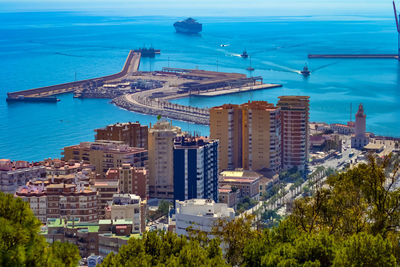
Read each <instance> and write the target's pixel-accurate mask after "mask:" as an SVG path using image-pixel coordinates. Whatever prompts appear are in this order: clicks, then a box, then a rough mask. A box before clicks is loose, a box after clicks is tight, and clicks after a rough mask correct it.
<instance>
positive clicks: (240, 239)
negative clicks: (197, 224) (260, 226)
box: [213, 215, 259, 266]
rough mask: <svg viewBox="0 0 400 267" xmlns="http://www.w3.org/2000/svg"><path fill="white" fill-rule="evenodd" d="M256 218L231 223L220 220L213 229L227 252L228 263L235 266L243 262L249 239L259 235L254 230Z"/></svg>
mask: <svg viewBox="0 0 400 267" xmlns="http://www.w3.org/2000/svg"><path fill="white" fill-rule="evenodd" d="M253 221H254V216H252V215H246V216H244V217H240V218H236V219H234V220H231V221H227V220H218V221H217V222H216V224H215V226H214V228H213V234H214V235H215V236H217V237H218V238H220V240H221V244H222V246H223V247H224V250H225V254H224V255H225V258H226V260H227V262H228V263H229V264H231V265H233V266H236V265H238V266H239V265H241V264H242V262H243V254H242V253H243V250H244V248H245V245H246V242H247V241H248V240H249V239H252V238H255V237H256V236H257V235H258V234H259V233H258V232H257V231H254V230H253V229H252V223H253Z"/></svg>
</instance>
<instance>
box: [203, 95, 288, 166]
mask: <svg viewBox="0 0 400 267" xmlns="http://www.w3.org/2000/svg"><path fill="white" fill-rule="evenodd" d="M280 131H281V127H280V109H279V108H278V107H275V106H274V105H273V104H270V103H268V102H265V101H253V102H248V103H245V104H242V105H240V106H239V105H223V106H220V107H214V108H212V109H211V110H210V137H211V138H212V139H219V141H220V144H219V170H220V171H222V170H233V169H236V168H244V169H247V170H261V169H268V170H271V171H272V172H274V173H276V172H279V170H280V166H281V155H280V153H281V147H280V143H281V141H280V140H281V136H280V135H281V132H280Z"/></svg>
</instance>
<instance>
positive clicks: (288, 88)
mask: <svg viewBox="0 0 400 267" xmlns="http://www.w3.org/2000/svg"><path fill="white" fill-rule="evenodd" d="M391 16H392V14H391V13H390V12H388V16H387V17H340V16H338V17H313V16H310V17H263V18H261V17H251V18H228V17H224V18H216V17H215V18H213V17H203V18H202V17H199V18H197V19H198V20H199V21H200V22H201V23H203V32H202V33H201V34H200V35H182V34H177V33H175V31H174V28H173V26H172V24H173V23H174V22H175V21H177V20H181V19H182V18H177V17H116V16H115V17H106V16H94V15H91V16H86V15H85V14H83V13H71V12H58V13H0V67H1V72H0V158H10V159H13V160H29V161H32V160H42V159H44V158H46V157H60V156H61V154H60V153H61V150H62V148H63V147H64V146H68V145H73V144H77V143H79V142H83V141H92V140H94V131H93V130H94V129H95V128H99V127H103V126H105V125H107V124H110V123H115V122H125V121H139V122H140V123H142V124H149V123H150V122H152V123H154V122H156V121H157V119H156V118H155V117H154V116H147V115H143V114H136V113H132V112H129V111H126V110H122V109H120V108H118V107H116V106H114V105H112V104H110V103H109V102H110V101H109V100H107V99H74V98H73V97H72V94H64V95H61V96H58V98H59V99H61V101H60V102H58V103H10V104H7V102H6V101H5V99H6V93H7V92H9V91H17V90H24V89H30V88H35V87H42V86H47V85H53V84H58V83H64V82H70V81H74V80H75V79H77V80H80V79H87V78H93V77H98V76H103V75H108V74H112V73H116V72H118V71H120V70H121V68H122V66H123V64H124V61H125V58H126V56H127V55H128V52H129V50H130V49H135V48H138V47H143V46H147V47H150V46H153V47H154V48H156V49H161V55H158V56H156V57H155V58H154V59H149V58H143V59H142V61H141V64H140V70H144V71H153V70H161V68H162V67H168V66H169V67H176V68H193V69H194V68H198V69H206V70H212V71H226V72H241V73H245V74H248V75H249V76H250V75H253V76H262V77H263V79H264V82H265V83H280V84H283V87H282V88H276V89H271V90H260V91H254V92H246V93H240V94H232V95H225V96H218V97H212V98H207V97H190V98H184V99H177V100H173V102H175V103H179V104H184V105H191V106H196V107H212V106H216V105H221V104H224V103H237V104H239V103H243V102H247V101H248V100H266V101H268V102H273V103H276V102H277V100H278V99H277V97H278V96H280V95H309V96H310V97H311V98H310V100H311V110H310V115H311V121H324V122H328V123H333V122H338V123H346V122H347V121H348V120H349V119H350V117H351V118H354V114H355V112H356V109H357V107H358V104H359V103H363V105H364V110H365V112H366V114H367V131H370V132H373V133H375V134H378V135H387V136H397V137H400V64H399V62H398V61H396V60H392V59H308V58H307V55H308V54H309V53H312V54H334V53H342V54H350V53H365V54H367V53H373V54H377V53H384V54H388V53H396V47H397V36H396V29H395V24H394V21H393V18H392V17H391ZM221 44H225V45H226V46H223V47H222V46H221ZM244 49H246V50H247V52H248V53H249V55H250V56H251V63H252V67H253V68H254V69H255V71H253V72H252V73H249V72H248V71H247V70H246V68H247V67H249V64H250V63H249V62H250V61H249V59H242V58H241V57H240V54H241V53H242V52H243V50H244ZM306 63H307V64H308V66H309V68H310V70H311V75H310V77H308V78H304V77H303V76H302V75H300V73H299V72H300V70H301V69H302V68H303V66H304V65H305V64H306ZM350 105H352V111H353V112H352V113H353V114H352V115H351V116H350ZM173 123H174V124H176V125H178V126H181V127H182V128H183V129H184V130H187V131H191V132H196V133H198V134H202V135H208V134H209V129H208V127H206V126H199V125H194V124H190V123H185V122H179V121H174V122H173Z"/></svg>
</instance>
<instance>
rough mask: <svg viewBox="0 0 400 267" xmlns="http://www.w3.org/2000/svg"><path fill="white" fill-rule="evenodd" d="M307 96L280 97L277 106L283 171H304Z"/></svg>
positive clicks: (307, 144) (306, 148)
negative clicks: (279, 110) (279, 111)
mask: <svg viewBox="0 0 400 267" xmlns="http://www.w3.org/2000/svg"><path fill="white" fill-rule="evenodd" d="M309 102H310V100H309V97H308V96H280V97H279V101H278V104H277V106H278V107H280V109H281V133H282V145H281V147H282V152H281V157H282V159H281V163H282V167H283V168H284V169H290V168H293V167H296V168H297V169H299V170H304V169H305V168H306V165H307V163H308V158H309V135H310V129H309V110H310V103H309Z"/></svg>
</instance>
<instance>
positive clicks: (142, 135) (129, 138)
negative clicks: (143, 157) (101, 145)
mask: <svg viewBox="0 0 400 267" xmlns="http://www.w3.org/2000/svg"><path fill="white" fill-rule="evenodd" d="M94 131H95V132H96V136H95V139H96V141H99V140H112V141H123V142H124V143H125V144H126V145H128V146H130V147H141V148H144V149H146V150H147V141H148V140H147V139H148V127H147V125H140V123H139V122H136V123H132V122H127V123H116V124H112V125H108V126H106V127H104V128H100V129H96V130H94Z"/></svg>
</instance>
